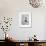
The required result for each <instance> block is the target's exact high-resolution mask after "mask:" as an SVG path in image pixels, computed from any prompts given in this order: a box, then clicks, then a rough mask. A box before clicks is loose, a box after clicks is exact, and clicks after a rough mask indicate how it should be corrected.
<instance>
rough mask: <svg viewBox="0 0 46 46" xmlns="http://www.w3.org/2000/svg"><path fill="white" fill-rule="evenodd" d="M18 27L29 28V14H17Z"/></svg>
mask: <svg viewBox="0 0 46 46" xmlns="http://www.w3.org/2000/svg"><path fill="white" fill-rule="evenodd" d="M19 26H20V27H31V12H20V13H19Z"/></svg>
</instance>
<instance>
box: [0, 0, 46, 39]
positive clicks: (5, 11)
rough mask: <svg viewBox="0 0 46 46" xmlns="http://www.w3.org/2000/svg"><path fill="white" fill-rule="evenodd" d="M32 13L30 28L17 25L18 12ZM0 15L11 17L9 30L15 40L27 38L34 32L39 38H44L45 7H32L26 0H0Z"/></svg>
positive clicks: (45, 29) (45, 37) (45, 23)
mask: <svg viewBox="0 0 46 46" xmlns="http://www.w3.org/2000/svg"><path fill="white" fill-rule="evenodd" d="M23 11H29V12H31V13H32V28H20V27H19V12H23ZM0 16H8V17H13V22H12V26H11V30H10V31H9V33H10V34H12V35H13V36H14V37H16V39H17V40H27V39H28V38H29V37H32V36H33V35H34V34H36V35H37V38H38V39H39V40H44V39H46V35H45V34H46V33H45V32H46V28H45V27H46V26H45V25H46V22H45V21H46V20H45V19H46V17H45V16H46V8H32V7H31V6H30V4H29V1H28V0H0Z"/></svg>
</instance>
